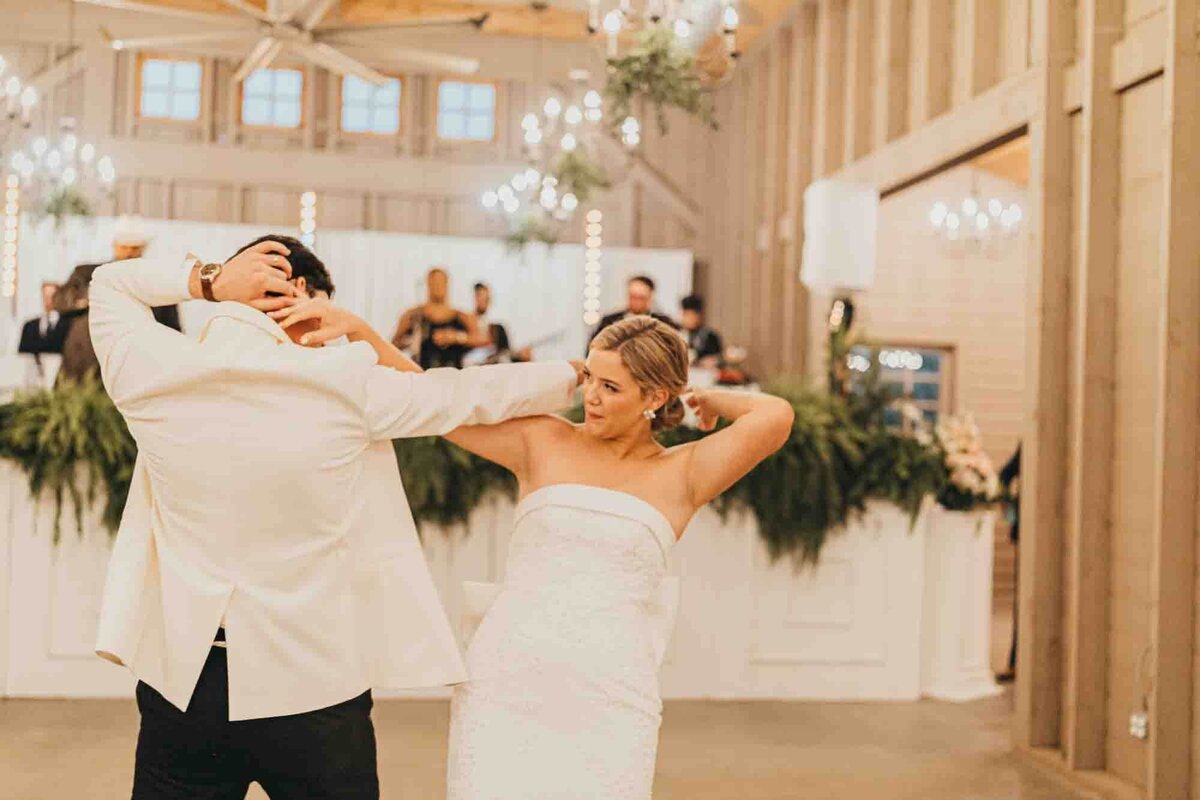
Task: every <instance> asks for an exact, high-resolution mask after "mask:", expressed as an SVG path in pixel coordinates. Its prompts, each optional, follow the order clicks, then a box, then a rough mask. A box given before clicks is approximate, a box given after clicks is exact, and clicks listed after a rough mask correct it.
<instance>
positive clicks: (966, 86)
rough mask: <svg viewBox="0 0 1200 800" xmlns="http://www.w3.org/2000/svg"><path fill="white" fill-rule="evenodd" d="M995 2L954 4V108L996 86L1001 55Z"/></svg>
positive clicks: (972, 0) (959, 1)
mask: <svg viewBox="0 0 1200 800" xmlns="http://www.w3.org/2000/svg"><path fill="white" fill-rule="evenodd" d="M1000 11H1001V9H1000V5H999V4H998V3H997V2H996V0H957V8H956V11H955V17H954V33H955V43H954V89H953V99H954V105H956V106H957V105H961V104H963V103H965V102H966V101H968V100H970V99H971V98H972V97H974V96H975V95H977V94H979V93H980V92H982V91H983V90H985V89H987V88H988V87H990V86H992V85H993V84H995V83H996V77H997V74H998V69H999V51H1000V33H1001V29H1000V20H1001V17H1000Z"/></svg>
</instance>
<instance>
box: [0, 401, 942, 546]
mask: <svg viewBox="0 0 1200 800" xmlns="http://www.w3.org/2000/svg"><path fill="white" fill-rule="evenodd" d="M767 390H768V391H769V392H771V393H772V394H775V395H777V396H780V397H783V398H785V399H786V400H788V402H790V403H791V404H792V408H793V409H794V410H795V421H794V423H793V426H792V434H791V436H790V437H789V438H788V441H787V442H786V443H785V444H784V446H783V447H782V448H780V449H779V450H778V451H777V452H775V453H774V454H772V455H771V456H770V457H768V458H767V459H766V460H764V461H763V462H762V463H761V464H759V465H758V466H757V467H756V468H755V469H753V470H752V471H751V472H750V473H749V474H747V475H746V476H745V477H743V478H742V479H741V480H740V481H738V482H737V483H736V484H734V485H733V486H732V487H730V488H729V490H728V491H726V492H725V493H724V494H723V495H722V496H721V497H719V498H717V500H716V502H715V503H714V504H713V505H714V507H715V509H716V510H717V512H718V513H719V514H721V515H722V516H727V515H728V514H729V513H730V512H731V511H733V510H735V509H740V510H748V511H750V512H752V513H753V514H754V516H755V518H756V519H757V521H758V528H759V532H760V535H761V536H762V538H763V540H764V543H765V544H766V546H767V549H768V551H769V552H770V554H771V556H772V558H781V557H785V556H787V557H790V558H793V559H795V560H796V561H799V562H815V561H816V560H817V558H818V556H819V554H820V552H821V547H822V546H823V545H824V543H825V541H826V539H827V538H828V536H829V535H830V534H831V533H832V532H835V531H837V530H838V529H839V528H842V527H843V526H845V525H846V524H847V523H848V522H850V521H851V520H852V519H854V518H855V517H856V516H857V515H858V514H860V513H862V512H863V511H864V510H865V508H866V504H867V501H869V500H886V501H888V502H891V503H894V504H896V505H898V506H899V507H901V508H903V509H905V510H906V511H907V512H908V513H909V514H910V515H911V516H912V518H913V519H914V520H915V519H916V515H917V514H918V512H919V511H920V508H921V505H922V503H923V502H924V500H925V498H926V497H927V496H929V495H936V494H937V493H938V492H939V491H940V489H941V488H942V486H943V485H944V482H945V479H946V473H945V468H944V465H943V461H942V458H941V454H940V452H939V451H938V450H937V449H936V448H933V447H929V446H926V445H922V444H921V443H920V442H918V441H917V440H915V439H913V438H912V437H909V436H906V435H904V434H903V433H900V432H897V431H892V430H889V429H886V428H884V427H883V426H882V425H881V424H875V422H873V421H872V420H874V419H876V416H875V415H874V414H873V412H872V411H871V410H870V409H869V408H868V409H865V408H864V403H865V402H866V401H865V400H864V399H862V398H853V397H851V398H845V397H841V396H837V395H832V396H831V395H828V394H825V393H821V392H816V391H813V390H811V389H808V388H804V387H798V386H795V385H787V384H777V385H773V386H768V387H767ZM567 417H568V418H571V419H574V420H575V421H578V420H580V419H581V418H582V409H580V408H578V407H577V408H575V409H573V410H572V411H571V412H568V414H567ZM706 435H707V434H705V433H702V432H700V431H698V430H695V429H693V428H684V427H679V428H675V429H672V430H669V431H664V432H663V433H662V434H660V437H659V439H660V441H661V442H662V443H663V444H664V445H666V446H668V447H670V446H675V445H678V444H682V443H685V442H690V441H695V440H697V439H700V438H702V437H704V436H706ZM394 447H395V451H396V457H397V461H398V463H399V466H400V474H401V477H402V480H403V483H404V488H405V491H406V493H407V496H408V501H409V505H410V507H411V509H412V512H413V516H414V517H415V518H416V520H417V521H418V522H421V523H428V524H436V525H441V526H447V527H448V526H455V525H463V524H465V523H466V522H467V520H468V518H469V517H470V514H471V512H472V511H473V510H474V509H475V508H476V507H477V506H478V505H479V504H480V503H482V502H484V501H485V500H487V499H488V498H489V497H493V496H494V497H504V498H508V499H510V500H511V499H514V498H515V496H516V489H517V487H516V481H515V479H514V478H513V476H512V474H511V473H510V472H508V470H506V469H504V468H503V467H500V466H497V465H496V464H493V463H491V462H489V461H485V460H484V459H482V458H479V457H477V456H474V455H472V454H470V453H468V452H466V451H465V450H462V449H460V448H458V447H456V446H455V445H452V444H450V443H449V442H447V441H446V440H444V439H441V438H437V437H429V438H421V439H400V440H397V441H396V442H394ZM136 455H137V452H136V447H135V445H134V441H133V438H132V437H131V436H130V434H129V430H128V428H127V427H126V426H125V422H124V420H123V419H122V417H121V415H120V413H118V411H117V410H116V408H115V407H114V406H113V404H112V401H111V400H109V398H108V396H107V395H106V394H105V392H104V390H103V388H102V387H101V386H100V385H99V384H98V383H96V382H95V381H88V382H85V383H82V384H79V385H66V386H61V387H59V388H58V389H56V390H54V391H40V392H34V393H29V394H24V395H21V396H19V397H18V398H17V399H16V400H15V401H14V402H11V403H8V404H4V405H0V458H7V459H9V460H12V461H14V462H16V463H17V464H18V465H19V466H20V467H21V468H22V470H23V471H24V472H25V474H26V476H27V477H28V480H29V486H30V490H31V491H32V492H33V493H34V494H35V495H39V494H41V493H43V492H48V493H49V494H50V496H51V497H52V498H53V499H54V501H55V504H56V514H55V539H56V541H57V538H58V533H59V521H60V519H61V516H62V510H63V503H64V499H65V498H67V497H69V498H70V499H71V501H72V503H73V505H74V508H75V519H76V525H77V526H78V527H79V529H80V530H82V525H83V518H82V517H83V509H84V508H86V507H88V506H89V505H90V504H91V503H92V502H94V501H95V500H97V498H98V495H99V493H100V489H102V488H103V490H104V492H105V496H104V503H105V505H104V515H103V520H104V523H105V525H106V526H107V527H108V529H109V530H110V531H115V530H116V528H117V525H118V524H119V522H120V517H121V513H122V510H123V509H124V505H125V498H126V496H127V495H128V492H129V483H130V479H131V477H132V475H133V463H134V459H135V457H136Z"/></svg>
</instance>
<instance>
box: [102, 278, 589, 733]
mask: <svg viewBox="0 0 1200 800" xmlns="http://www.w3.org/2000/svg"><path fill="white" fill-rule="evenodd" d="M183 264H184V262H183V260H182V259H181V260H180V261H178V262H170V263H164V262H161V261H157V262H156V261H150V260H145V259H139V260H131V261H123V262H119V263H116V264H109V265H107V266H104V267H101V268H100V269H98V270H96V273H95V275H94V277H93V279H92V285H91V312H90V315H89V316H90V324H91V333H92V341H93V343H94V344H95V347H96V355H97V357H98V358H99V361H100V368H101V374H102V376H103V378H104V384H105V386H106V387H107V389H108V392H109V394H110V395H111V396H112V398H113V401H114V402H115V403H116V406H117V408H118V409H119V410H120V411H121V414H122V415H123V416H124V417H125V420H126V422H127V423H128V424H129V429H130V432H131V433H132V434H133V437H134V438H135V439H136V440H137V444H138V461H137V466H136V468H135V471H134V476H133V486H132V488H131V491H130V496H129V501H128V503H127V505H126V507H125V513H124V516H123V518H122V520H121V527H120V530H119V532H118V536H117V541H116V544H115V547H114V550H113V554H112V559H111V562H110V566H109V573H108V580H107V584H106V587H105V593H104V600H103V605H102V608H101V614H100V625H99V632H98V641H97V645H96V650H97V652H98V653H99V654H100V655H101V656H102V657H105V658H108V659H109V660H111V661H114V662H116V663H118V664H124V665H126V666H128V667H129V668H130V669H131V670H132V671H133V672H134V674H135V675H136V676H137V677H138V678H139V679H140V680H142V681H144V682H146V683H147V684H149V685H150V686H152V687H154V688H155V689H156V690H158V692H159V693H161V694H162V695H163V696H164V697H165V698H166V699H167V700H169V701H170V702H171V703H173V704H174V705H176V706H177V707H179V708H180V709H186V708H187V705H188V702H189V700H190V699H191V696H192V692H193V690H194V688H195V685H196V681H197V679H198V678H199V675H200V671H201V669H202V667H203V666H204V662H205V659H206V658H207V656H208V652H209V649H210V647H211V645H212V641H213V635H214V634H215V632H216V630H217V627H218V625H220V624H221V621H222V619H224V626H225V631H226V638H227V640H228V651H227V652H228V665H229V718H230V719H231V720H242V719H253V718H259V717H272V716H284V715H289V714H296V713H301V712H304V711H310V710H314V709H318V708H324V707H326V706H330V705H334V704H336V703H340V702H342V701H344V700H348V699H350V698H352V697H355V696H357V695H359V694H361V693H362V692H364V691H366V690H367V689H368V688H370V687H372V686H389V687H410V686H433V685H443V684H450V683H458V682H461V681H463V680H465V679H466V672H465V668H464V666H463V663H462V659H461V656H460V652H459V649H458V644H457V641H456V639H455V637H454V635H453V633H452V632H451V629H450V626H449V624H448V622H447V620H446V616H445V612H444V610H443V608H442V606H441V604H440V602H439V600H438V596H437V593H436V590H435V589H434V587H433V583H432V581H431V579H430V575H429V571H428V568H427V567H426V564H425V560H424V556H423V554H422V551H421V546H420V543H419V542H418V539H417V534H416V526H415V524H414V522H413V519H412V515H411V513H410V511H409V508H408V502H407V500H406V498H405V495H404V489H403V486H402V485H401V483H400V476H399V474H398V470H397V467H396V459H395V454H394V452H393V451H392V446H391V442H390V440H391V439H393V438H399V437H406V436H427V435H433V434H442V433H446V432H448V431H450V430H452V429H453V428H455V427H457V426H459V425H462V424H479V423H489V422H496V421H500V420H502V419H504V418H507V417H513V416H522V415H529V414H540V413H549V412H551V411H555V410H558V409H561V408H562V407H564V406H566V405H567V404H568V402H569V401H570V398H571V396H572V393H573V392H574V387H575V382H576V379H575V371H574V369H573V368H572V367H571V366H570V365H569V364H567V363H566V362H548V363H544V364H530V365H520V364H512V365H500V366H489V367H478V368H472V369H466V370H461V371H460V370H452V369H443V370H431V371H429V372H426V373H423V374H422V373H402V372H398V371H396V370H393V369H389V368H386V367H381V366H378V365H377V363H376V356H375V353H374V351H373V350H372V349H371V347H370V346H369V345H367V344H365V343H356V344H351V345H349V346H344V347H332V348H324V349H309V348H304V347H299V346H296V345H294V344H292V343H291V341H290V340H289V339H288V338H287V335H286V334H285V333H284V332H283V331H282V330H281V329H280V328H279V326H278V325H276V324H275V323H274V322H273V321H272V320H271V319H270V318H268V317H267V316H266V315H264V314H262V313H261V312H258V311H256V310H254V309H252V308H250V307H248V306H244V305H241V304H237V303H222V304H220V307H219V310H218V313H217V316H216V317H215V318H214V319H213V320H212V321H211V322H210V323H209V324H208V325H207V326H206V327H205V329H204V331H203V333H202V335H201V337H200V340H199V341H197V340H194V339H189V338H187V337H185V336H183V335H181V334H179V333H177V332H176V331H173V330H171V329H169V328H167V327H165V326H163V325H159V324H158V323H157V322H155V320H154V317H153V316H152V314H151V312H150V307H151V306H156V305H168V304H171V303H177V302H180V301H183V300H186V299H188V290H187V277H188V275H187V272H188V270H187V269H186V268H185V267H184V265H183Z"/></svg>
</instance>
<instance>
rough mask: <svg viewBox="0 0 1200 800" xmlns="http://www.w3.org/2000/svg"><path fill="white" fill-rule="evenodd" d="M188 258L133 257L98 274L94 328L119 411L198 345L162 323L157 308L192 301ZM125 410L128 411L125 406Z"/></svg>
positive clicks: (93, 296)
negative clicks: (154, 311)
mask: <svg viewBox="0 0 1200 800" xmlns="http://www.w3.org/2000/svg"><path fill="white" fill-rule="evenodd" d="M186 263H187V262H186V259H180V260H178V261H159V260H151V259H141V258H139V259H131V260H129V261H119V262H116V263H113V264H106V265H105V266H103V267H100V268H99V269H97V270H96V272H95V273H94V274H93V275H92V283H91V287H90V290H89V309H90V310H89V312H88V318H89V325H90V327H91V334H92V345H93V346H94V347H95V349H96V358H97V359H98V360H99V362H100V375H101V377H102V378H103V379H104V386H105V388H107V389H108V393H109V395H111V396H112V399H113V402H114V403H116V404H117V407H118V408H122V406H123V404H125V403H128V402H130V401H131V400H133V399H136V397H137V396H138V395H139V393H142V392H144V391H146V388H147V387H148V386H150V385H152V384H153V383H154V378H155V377H156V376H157V375H159V374H161V372H162V371H163V369H164V368H166V367H168V366H172V365H174V364H177V363H178V362H179V359H180V357H181V356H182V355H183V354H184V352H186V351H187V350H188V349H189V348H191V347H192V346H194V342H192V341H191V340H189V339H187V338H186V337H184V336H183V335H182V334H180V333H179V332H178V331H174V330H171V329H170V328H168V327H166V326H164V325H160V324H158V322H157V321H156V320H155V319H154V314H153V313H152V312H151V310H150V309H151V307H153V306H164V305H171V304H173V303H179V302H182V301H184V300H188V299H190V295H189V293H188V277H189V270H188V269H187V266H186ZM122 410H124V409H123V408H122Z"/></svg>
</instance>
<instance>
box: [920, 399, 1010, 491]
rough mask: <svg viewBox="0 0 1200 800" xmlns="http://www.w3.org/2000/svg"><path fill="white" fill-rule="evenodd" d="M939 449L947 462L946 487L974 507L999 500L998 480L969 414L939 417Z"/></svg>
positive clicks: (981, 438) (937, 434)
mask: <svg viewBox="0 0 1200 800" xmlns="http://www.w3.org/2000/svg"><path fill="white" fill-rule="evenodd" d="M934 432H935V435H936V437H937V442H938V445H939V446H940V447H941V449H942V452H943V453H945V458H946V472H947V475H948V477H949V484H950V485H949V487H948V488H950V489H952V490H957V493H959V494H961V495H966V496H967V497H964V498H962V499H963V500H967V499H968V498H969V499H970V500H973V501H974V503H976V504H986V503H995V502H996V501H997V500H999V499H1000V476H999V475H998V474H997V473H996V467H995V466H994V465H993V464H992V460H991V459H990V458H988V455H987V453H985V452H984V450H983V437H982V436H981V435H980V433H979V426H978V425H976V424H975V418H974V417H972V416H971V415H970V414H966V415H964V416H961V417H952V416H947V417H942V418H941V419H940V420H939V421H938V424H937V427H936V428H935V431H934Z"/></svg>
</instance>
